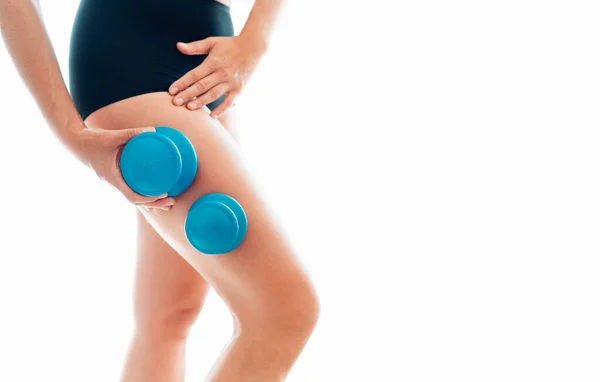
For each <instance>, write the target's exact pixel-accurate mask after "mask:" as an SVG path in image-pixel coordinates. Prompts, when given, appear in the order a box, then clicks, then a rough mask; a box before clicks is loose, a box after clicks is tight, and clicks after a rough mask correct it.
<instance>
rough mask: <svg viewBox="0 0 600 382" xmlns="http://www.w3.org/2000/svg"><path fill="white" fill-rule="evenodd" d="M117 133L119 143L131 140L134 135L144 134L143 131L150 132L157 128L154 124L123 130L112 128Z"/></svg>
mask: <svg viewBox="0 0 600 382" xmlns="http://www.w3.org/2000/svg"><path fill="white" fill-rule="evenodd" d="M112 131H113V132H114V133H113V134H114V135H115V138H116V141H117V144H124V143H127V142H129V140H130V139H131V138H133V137H135V136H136V135H139V134H142V133H149V132H155V131H156V128H155V127H153V126H149V127H135V128H132V129H123V130H112Z"/></svg>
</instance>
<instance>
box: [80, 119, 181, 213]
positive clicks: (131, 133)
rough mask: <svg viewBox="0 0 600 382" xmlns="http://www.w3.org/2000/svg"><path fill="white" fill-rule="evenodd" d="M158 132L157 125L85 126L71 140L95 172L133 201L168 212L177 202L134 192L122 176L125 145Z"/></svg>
mask: <svg viewBox="0 0 600 382" xmlns="http://www.w3.org/2000/svg"><path fill="white" fill-rule="evenodd" d="M149 131H156V129H155V128H154V127H142V128H134V129H125V130H103V129H92V128H89V127H87V128H85V129H81V130H79V131H78V133H77V135H76V137H75V138H74V140H73V141H72V142H73V143H72V145H71V146H72V151H74V152H75V154H76V155H77V157H78V158H79V159H80V160H81V161H82V162H84V163H85V164H86V165H88V167H90V168H92V170H94V172H95V173H96V175H98V177H99V178H100V179H102V180H104V181H105V182H106V183H108V184H109V185H111V186H112V187H114V188H116V189H117V190H119V191H120V192H121V193H122V194H123V195H124V196H125V197H126V198H127V200H129V201H130V202H131V203H133V204H135V205H137V206H140V207H145V208H146V209H151V208H153V209H154V208H159V209H162V210H165V211H168V210H170V209H171V206H172V205H173V204H174V203H175V200H174V199H173V198H169V197H167V194H164V195H160V196H156V197H147V196H143V195H140V194H138V193H136V192H135V191H133V190H132V189H131V188H130V187H129V186H128V185H127V183H126V182H125V179H123V176H122V175H121V170H120V166H119V159H120V155H121V151H122V148H123V146H125V144H126V143H127V142H129V140H130V139H131V138H133V137H135V136H136V135H138V134H141V133H144V132H149Z"/></svg>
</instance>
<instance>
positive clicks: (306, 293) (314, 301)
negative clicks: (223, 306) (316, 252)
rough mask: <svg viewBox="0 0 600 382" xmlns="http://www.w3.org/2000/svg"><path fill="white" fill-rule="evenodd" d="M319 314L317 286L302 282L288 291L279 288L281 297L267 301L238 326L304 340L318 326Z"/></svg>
mask: <svg viewBox="0 0 600 382" xmlns="http://www.w3.org/2000/svg"><path fill="white" fill-rule="evenodd" d="M320 313H321V305H320V302H319V298H318V295H317V293H316V291H315V289H314V288H313V287H312V286H311V285H302V286H301V287H294V288H293V289H291V290H287V291H286V290H279V293H278V297H277V298H272V299H271V300H270V301H268V302H266V303H265V306H264V308H262V309H260V313H258V315H254V317H253V319H248V320H246V322H244V320H243V319H241V320H239V321H238V326H239V328H240V330H241V332H243V331H244V328H246V329H248V331H252V332H257V331H259V332H262V333H265V334H267V335H268V337H269V338H271V339H273V338H277V339H279V340H281V341H284V342H290V341H292V342H294V341H295V342H304V341H305V340H306V339H307V338H308V337H309V336H310V335H311V334H312V332H313V330H314V328H315V327H316V325H317V322H318V320H319V316H320Z"/></svg>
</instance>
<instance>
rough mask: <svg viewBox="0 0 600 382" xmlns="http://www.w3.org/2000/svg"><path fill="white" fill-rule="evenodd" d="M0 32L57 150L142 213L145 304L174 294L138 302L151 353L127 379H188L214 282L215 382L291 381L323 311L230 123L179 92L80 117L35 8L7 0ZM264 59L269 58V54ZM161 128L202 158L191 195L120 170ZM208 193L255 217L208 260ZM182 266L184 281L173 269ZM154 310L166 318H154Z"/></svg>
mask: <svg viewBox="0 0 600 382" xmlns="http://www.w3.org/2000/svg"><path fill="white" fill-rule="evenodd" d="M276 3H277V4H278V2H277V1H275V0H257V2H256V4H257V5H259V4H260V6H259V7H258V8H257V9H259V11H258V12H255V9H254V8H253V12H252V13H251V17H250V18H249V19H248V22H247V23H246V26H245V27H244V30H246V31H247V33H244V36H243V41H254V42H255V44H251V46H253V47H260V46H263V43H264V42H265V39H267V38H268V35H269V33H270V29H272V28H271V26H270V25H271V24H269V23H268V22H267V23H261V22H260V20H261V13H260V9H263V10H265V9H266V10H269V9H271V11H269V12H266V13H265V12H264V11H263V13H262V14H263V15H271V16H272V14H273V11H272V8H269V4H276ZM252 15H254V17H252ZM257 15H258V16H257ZM263 19H266V20H268V19H269V17H263ZM265 25H266V26H265ZM0 28H1V30H2V35H3V37H4V39H5V41H6V45H7V47H8V49H9V51H10V53H11V55H12V57H13V59H14V61H15V63H16V65H17V68H18V70H19V73H20V74H21V76H22V78H23V80H24V82H25V84H26V85H27V86H28V88H29V89H30V91H31V93H32V95H33V96H34V98H35V100H36V102H37V104H38V105H39V107H40V109H41V111H42V113H43V115H44V117H45V118H46V120H47V122H48V124H49V126H50V127H51V129H52V131H53V132H54V133H55V135H56V136H57V138H58V139H59V140H60V142H61V143H63V144H64V145H65V147H66V148H67V149H69V150H70V151H71V152H72V153H73V154H74V156H75V157H76V158H77V159H78V160H80V161H81V162H82V163H84V164H85V165H87V166H88V167H90V169H92V170H93V171H95V172H96V174H97V175H98V176H99V177H100V178H101V179H103V180H104V181H105V182H107V183H108V184H110V185H111V186H113V187H115V188H116V189H117V190H119V191H121V192H122V193H123V195H124V196H125V197H126V198H127V199H128V200H129V201H131V202H132V203H133V204H135V205H136V207H137V209H138V214H139V225H140V229H139V236H138V240H139V243H140V245H139V246H138V248H139V251H140V253H139V256H140V261H139V267H138V273H137V276H136V282H137V286H136V290H137V292H136V293H137V294H136V296H137V297H138V298H140V299H143V297H142V296H146V297H147V296H148V295H149V294H150V293H151V292H152V288H156V287H157V284H158V282H162V283H164V284H160V285H161V286H162V285H165V287H166V289H165V290H164V292H165V295H164V296H162V298H161V299H160V302H159V301H158V300H157V301H155V303H156V304H157V305H155V306H150V307H148V306H147V305H144V301H136V338H135V340H137V341H139V342H138V343H141V344H142V345H144V344H145V345H149V344H152V346H148V349H150V348H152V349H153V351H151V352H148V353H140V352H139V349H142V348H143V346H137V349H138V353H137V354H138V357H137V358H136V355H135V354H134V353H135V351H134V350H135V341H134V344H133V346H132V353H130V357H129V360H128V363H127V367H126V368H125V370H124V375H123V381H125V382H134V381H142V380H143V381H144V382H154V381H169V382H170V381H178V382H179V381H182V380H183V364H182V363H183V357H182V354H183V351H184V347H183V346H184V343H185V338H186V335H187V334H186V333H187V332H186V330H188V329H189V326H190V325H191V324H192V323H193V321H194V320H195V316H196V315H197V313H198V311H199V310H200V307H201V305H202V301H203V299H204V296H205V295H206V292H207V290H208V286H207V285H206V284H205V283H207V284H208V285H210V286H211V287H213V288H214V290H215V291H216V293H217V294H218V295H219V296H220V297H221V298H222V299H223V301H224V302H225V303H226V304H227V306H228V307H229V308H230V310H231V313H232V315H233V317H234V323H235V326H234V334H233V337H232V339H231V341H230V342H229V343H228V345H227V346H226V348H225V349H224V350H223V352H222V354H221V356H220V357H219V359H218V360H217V362H216V364H215V365H214V367H213V369H212V370H211V372H210V375H209V376H208V377H207V381H211V382H225V381H227V382H229V381H232V382H233V381H246V382H252V381H262V382H270V381H282V380H284V379H285V377H286V375H287V374H288V373H289V371H290V369H291V367H292V365H293V364H294V362H295V360H296V359H297V357H298V355H299V354H300V352H301V351H302V349H303V348H304V346H305V343H306V342H307V340H308V338H309V336H310V334H311V333H312V331H313V329H314V326H315V325H316V322H317V318H318V315H319V303H318V299H317V295H316V293H315V290H314V287H313V285H312V283H311V281H310V279H309V277H308V276H307V274H306V272H305V271H304V270H303V268H302V266H301V264H300V262H299V260H298V255H297V253H296V252H295V251H294V249H293V248H292V247H291V246H290V243H289V241H288V239H287V238H286V236H285V235H284V234H283V229H282V227H281V226H280V224H279V223H278V222H277V220H276V217H275V216H274V214H273V213H272V211H270V210H269V208H268V205H267V203H266V201H265V200H264V198H263V197H262V196H261V195H260V194H259V192H258V189H257V187H256V184H255V182H254V180H253V179H252V176H251V174H250V173H249V171H248V170H247V168H246V167H245V166H244V161H243V158H242V157H241V154H240V152H239V147H238V144H237V143H236V141H235V139H234V138H233V136H232V135H231V134H230V133H229V132H228V131H227V129H226V126H224V124H225V125H227V122H226V120H224V121H223V122H224V123H221V122H220V120H219V119H216V118H214V117H216V116H218V115H214V114H213V115H212V116H211V113H210V111H209V110H208V109H207V108H206V107H204V106H202V107H197V108H195V109H194V110H193V111H192V110H190V108H185V107H180V106H176V105H174V102H173V98H174V96H173V95H171V94H169V93H167V92H157V93H149V94H144V95H140V96H137V97H132V98H128V99H125V100H121V101H119V102H116V103H113V104H111V105H108V106H105V107H104V108H102V109H100V110H97V111H96V112H95V113H93V114H92V115H90V116H89V117H88V118H87V119H86V121H82V120H81V119H80V118H79V115H78V113H77V111H76V110H75V108H74V106H73V103H72V100H71V98H70V95H69V93H68V91H67V89H66V85H65V83H64V80H63V79H62V76H61V73H60V70H59V67H58V63H57V61H56V58H55V56H54V52H53V49H52V46H51V44H50V41H49V39H48V36H47V33H46V31H45V29H44V26H43V23H42V21H41V15H40V12H39V8H37V7H36V4H35V3H33V2H32V1H16V0H0ZM240 36H241V35H240ZM232 39H233V38H232ZM226 41H227V40H223V41H221V43H220V44H221V45H222V46H223V48H222V49H220V50H219V51H218V53H219V55H217V56H220V57H243V55H242V54H240V53H239V52H238V53H235V54H234V53H233V52H234V51H235V49H238V48H239V47H240V44H231V43H226ZM236 41H241V40H240V39H238V40H236ZM215 46H216V45H215ZM258 51H259V54H262V53H263V52H262V51H261V49H258ZM209 57H210V55H209ZM207 60H208V59H207ZM226 62H229V63H231V65H230V66H228V67H229V70H230V71H231V70H239V71H240V73H242V72H244V73H249V72H251V71H252V70H248V69H247V68H245V67H244V65H246V64H240V63H239V62H255V61H253V60H240V61H239V62H238V63H237V64H236V63H235V62H236V61H235V60H232V59H229V60H227V61H226ZM200 66H201V65H200ZM200 66H199V67H200ZM232 68H233V69H232ZM240 73H238V74H235V73H234V76H233V78H239V77H240V75H243V74H240ZM247 78H249V74H248V77H247ZM244 81H245V80H244ZM244 81H242V85H243V84H244ZM139 110H144V112H143V113H140V112H139ZM223 112H225V111H223ZM226 115H227V114H225V116H226ZM224 118H227V117H224ZM159 125H167V126H171V127H173V128H176V129H179V130H180V131H182V132H183V133H184V134H185V135H186V136H187V137H188V138H189V139H190V141H191V142H192V144H193V145H194V147H195V148H196V151H197V153H198V160H199V163H200V166H199V171H198V175H197V177H196V178H195V180H194V182H193V183H192V185H191V186H190V188H189V189H188V190H187V191H186V192H184V193H183V194H181V195H179V196H178V197H176V198H167V197H164V196H163V197H159V198H147V197H143V196H141V195H138V194H136V193H135V192H133V191H132V190H131V189H130V188H129V187H128V186H127V185H126V184H125V182H124V181H123V179H122V176H121V175H120V172H119V169H118V160H117V158H118V155H119V152H120V150H121V149H122V147H123V145H124V144H125V143H126V142H127V141H128V140H129V139H131V138H132V137H133V136H135V135H136V134H139V133H141V132H145V131H153V130H154V128H153V127H152V126H159ZM230 128H231V126H230ZM210 192H222V193H226V194H228V195H230V196H232V197H233V198H235V199H236V200H237V201H238V202H240V204H241V205H242V206H243V208H244V210H245V212H246V214H247V217H248V231H247V234H246V237H245V239H244V241H243V242H242V243H241V245H240V246H239V247H238V248H236V249H235V250H233V251H232V252H230V253H228V254H226V255H221V256H207V255H204V254H202V253H200V252H198V251H197V250H196V249H195V248H193V247H192V246H191V245H190V243H189V242H188V241H187V239H186V237H185V234H184V231H183V223H184V220H185V216H186V214H187V210H188V209H189V207H190V205H191V204H192V203H193V202H194V201H195V200H197V199H198V198H199V197H201V196H202V195H204V194H206V193H210ZM144 206H146V207H151V209H148V210H147V209H146V208H144ZM169 206H171V207H170V208H168V207H169ZM154 207H167V208H166V209H167V210H161V209H157V208H154ZM106 235H108V236H109V235H110V233H106ZM108 239H110V238H108ZM158 243H161V244H160V245H159V244H158ZM153 244H154V245H153ZM151 246H152V247H153V248H155V249H156V250H155V251H154V252H153V251H152V250H149V247H151ZM170 255H177V256H179V257H175V256H171V257H169V256H170ZM166 258H169V261H168V262H166V263H164V265H166V266H165V267H164V269H163V271H164V272H163V273H159V272H157V269H156V267H157V264H158V263H159V262H160V261H161V259H162V260H164V259H166ZM176 258H177V259H178V261H177V260H175V259H176ZM176 267H178V268H176ZM175 269H179V270H180V271H181V273H177V274H176V273H173V271H174V270H175ZM194 272H195V273H194ZM175 275H177V277H174V276H175ZM180 276H181V277H180ZM153 277H157V278H153ZM175 279H177V280H175ZM153 280H154V284H153V282H152V281H153ZM186 281H187V282H186ZM169 282H171V283H172V284H171V285H169ZM146 303H150V302H148V301H146ZM156 312H159V313H161V314H159V315H158V316H152V314H154V313H156ZM155 329H156V330H155ZM132 354H133V355H132ZM161 354H163V355H164V354H167V357H166V358H168V359H169V360H167V359H166V358H165V359H161V358H160V355H161ZM169 355H170V356H169ZM153 357H154V358H153ZM136 359H137V360H138V361H136ZM149 360H150V361H151V362H149ZM153 360H154V361H153ZM157 360H161V362H162V365H163V366H164V367H163V368H162V369H161V370H163V371H164V373H165V374H163V375H159V374H157V373H155V372H157V370H158V369H157V362H156V361H157ZM159 366H160V365H159ZM144 373H145V374H144Z"/></svg>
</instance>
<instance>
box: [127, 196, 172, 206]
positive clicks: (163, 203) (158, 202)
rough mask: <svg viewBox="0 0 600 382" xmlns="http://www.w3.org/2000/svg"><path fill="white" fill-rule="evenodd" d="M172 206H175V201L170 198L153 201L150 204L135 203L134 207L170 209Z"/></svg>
mask: <svg viewBox="0 0 600 382" xmlns="http://www.w3.org/2000/svg"><path fill="white" fill-rule="evenodd" d="M174 204H175V199H173V198H170V197H166V198H163V199H159V200H155V201H153V202H150V203H136V205H138V206H141V207H148V208H166V207H172V206H173V205H174Z"/></svg>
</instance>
